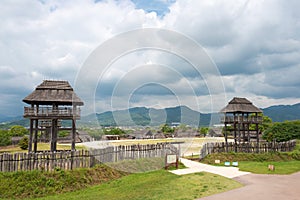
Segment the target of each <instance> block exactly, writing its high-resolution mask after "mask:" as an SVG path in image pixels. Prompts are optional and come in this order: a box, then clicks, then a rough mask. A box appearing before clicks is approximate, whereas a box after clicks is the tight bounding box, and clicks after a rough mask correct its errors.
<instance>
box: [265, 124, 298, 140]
mask: <svg viewBox="0 0 300 200" xmlns="http://www.w3.org/2000/svg"><path fill="white" fill-rule="evenodd" d="M263 139H265V140H267V141H274V140H275V141H277V142H284V141H289V140H293V139H300V121H299V120H297V121H285V122H276V123H274V124H273V125H272V126H270V127H269V128H268V129H267V130H266V131H265V132H264V134H263Z"/></svg>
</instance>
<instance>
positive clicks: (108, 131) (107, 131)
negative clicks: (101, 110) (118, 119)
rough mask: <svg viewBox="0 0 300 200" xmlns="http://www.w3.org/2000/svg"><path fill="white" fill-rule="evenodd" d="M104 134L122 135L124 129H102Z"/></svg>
mask: <svg viewBox="0 0 300 200" xmlns="http://www.w3.org/2000/svg"><path fill="white" fill-rule="evenodd" d="M104 134H105V135H124V134H125V131H124V130H122V129H120V128H111V129H104Z"/></svg>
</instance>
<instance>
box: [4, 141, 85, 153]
mask: <svg viewBox="0 0 300 200" xmlns="http://www.w3.org/2000/svg"><path fill="white" fill-rule="evenodd" d="M37 147H38V151H49V150H50V143H38V146H37ZM84 148H85V147H84V146H82V145H81V144H79V145H78V144H76V149H84ZM70 149H71V144H57V150H70ZM4 152H6V153H15V152H28V150H22V149H21V148H20V147H19V146H18V145H10V146H5V147H0V153H4Z"/></svg>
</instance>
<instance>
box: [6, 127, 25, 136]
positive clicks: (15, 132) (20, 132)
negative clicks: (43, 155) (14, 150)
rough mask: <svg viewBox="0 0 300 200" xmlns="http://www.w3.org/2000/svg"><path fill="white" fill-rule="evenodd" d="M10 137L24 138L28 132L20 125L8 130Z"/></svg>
mask: <svg viewBox="0 0 300 200" xmlns="http://www.w3.org/2000/svg"><path fill="white" fill-rule="evenodd" d="M9 132H10V135H11V136H21V137H22V136H24V135H27V134H28V130H27V129H26V128H25V127H23V126H20V125H15V126H12V127H11V129H10V130H9Z"/></svg>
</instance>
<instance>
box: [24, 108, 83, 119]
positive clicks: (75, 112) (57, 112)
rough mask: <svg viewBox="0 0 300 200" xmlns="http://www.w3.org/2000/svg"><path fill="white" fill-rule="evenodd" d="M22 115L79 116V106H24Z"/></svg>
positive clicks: (46, 116) (47, 116)
mask: <svg viewBox="0 0 300 200" xmlns="http://www.w3.org/2000/svg"><path fill="white" fill-rule="evenodd" d="M24 117H29V118H30V117H39V118H41V117H45V118H49V117H62V118H71V117H75V118H80V108H76V109H73V108H72V107H62V108H60V107H59V108H52V107H39V108H37V107H24Z"/></svg>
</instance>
